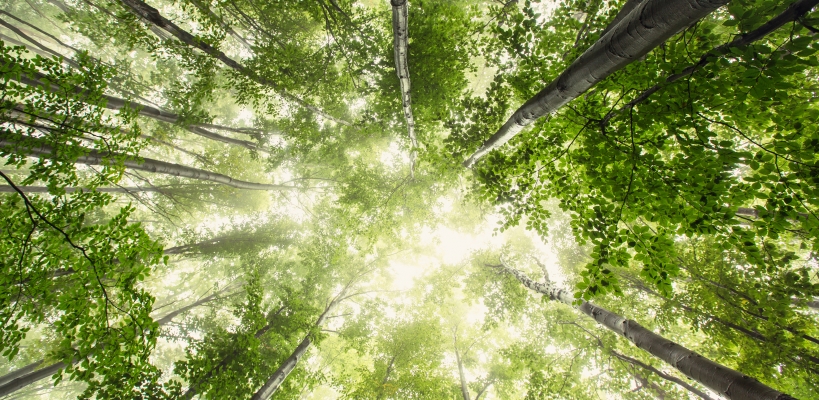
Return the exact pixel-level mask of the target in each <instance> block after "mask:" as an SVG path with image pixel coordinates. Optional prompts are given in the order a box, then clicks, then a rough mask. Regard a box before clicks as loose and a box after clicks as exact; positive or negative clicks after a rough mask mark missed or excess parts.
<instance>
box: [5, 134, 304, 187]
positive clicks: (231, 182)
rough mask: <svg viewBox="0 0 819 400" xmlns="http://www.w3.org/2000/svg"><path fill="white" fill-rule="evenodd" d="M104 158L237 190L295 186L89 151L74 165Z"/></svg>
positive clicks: (46, 152) (45, 149) (40, 149)
mask: <svg viewBox="0 0 819 400" xmlns="http://www.w3.org/2000/svg"><path fill="white" fill-rule="evenodd" d="M18 146H19V145H18V144H16V143H13V142H9V141H6V140H2V139H0V147H7V148H12V149H15V150H17V149H19V147H18ZM19 151H21V153H20V154H27V155H28V156H31V157H46V158H48V157H50V156H51V154H52V149H51V147H50V146H47V145H44V144H43V145H39V146H37V147H34V148H31V149H19ZM106 157H123V158H125V161H124V165H125V167H126V168H129V169H135V170H140V171H148V172H153V173H157V174H164V175H171V176H179V177H183V178H190V179H198V180H202V181H210V182H216V183H221V184H223V185H226V186H230V187H235V188H237V189H248V190H295V189H297V188H296V187H295V186H288V185H275V184H265V183H254V182H247V181H242V180H238V179H233V178H231V177H229V176H227V175H222V174H219V173H216V172H210V171H206V170H203V169H199V168H193V167H187V166H184V165H179V164H172V163H169V162H165V161H160V160H153V159H150V158H142V161H141V162H140V161H135V160H132V159H127V158H126V156H125V155H122V154H115V153H111V154H103V153H101V152H98V151H96V150H89V151H88V154H87V155H84V156H80V157H78V158H77V161H76V163H78V164H86V165H104V164H106V161H105V158H106Z"/></svg>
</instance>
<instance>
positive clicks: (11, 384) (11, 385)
mask: <svg viewBox="0 0 819 400" xmlns="http://www.w3.org/2000/svg"><path fill="white" fill-rule="evenodd" d="M221 293H222V292H218V293H214V294H212V295H209V296H207V297H203V298H202V299H199V300H198V301H196V302H195V303H193V304H190V305H187V306H185V307H182V308H180V309H178V310H175V311H172V312H171V313H169V314H166V315H165V316H164V317H162V318H160V319H158V320H156V322H157V323H158V324H159V326H163V325H165V324H167V323H168V322H171V320H173V319H174V318H175V317H177V316H179V314H182V313H184V312H185V311H189V310H191V309H193V308H194V307H198V306H201V305H203V304H206V303H209V302H211V301H214V300H217V299H219V297H218V295H219V294H221ZM78 361H79V360H76V361H74V362H75V363H76V362H78ZM39 363H42V360H40V361H39ZM39 363H38V365H39ZM30 367H31V364H29V365H27V366H25V367H23V368H20V369H19V370H17V371H14V372H12V373H10V374H6V376H9V375H11V374H15V378H13V379H11V380H9V381H7V382H4V383H2V384H1V385H0V397H2V396H8V395H9V394H12V393H14V392H16V391H18V390H20V389H22V388H24V387H26V386H28V385H31V384H32V383H35V382H38V381H40V380H43V379H45V378H48V377H49V376H52V375H54V374H56V373H57V372H59V371H60V370H61V369H63V368H65V367H66V364H65V363H64V362H57V363H54V364H51V365H49V366H47V367H45V368H42V369H38V370H36V371H33V372H29V373H18V371H21V370H23V369H27V368H30ZM4 378H5V376H4Z"/></svg>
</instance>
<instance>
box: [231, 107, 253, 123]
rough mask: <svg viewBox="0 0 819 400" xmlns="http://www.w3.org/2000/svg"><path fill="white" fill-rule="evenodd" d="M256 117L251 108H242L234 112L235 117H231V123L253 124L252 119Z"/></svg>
mask: <svg viewBox="0 0 819 400" xmlns="http://www.w3.org/2000/svg"><path fill="white" fill-rule="evenodd" d="M255 117H256V114H254V113H253V110H250V109H247V108H242V109H241V110H239V112H238V113H236V118H233V123H234V124H236V125H253V119H254V118H255Z"/></svg>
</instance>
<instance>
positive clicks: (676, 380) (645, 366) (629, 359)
mask: <svg viewBox="0 0 819 400" xmlns="http://www.w3.org/2000/svg"><path fill="white" fill-rule="evenodd" d="M609 354H611V355H612V356H614V357H616V358H619V359H620V360H623V361H625V362H627V363H629V364H631V365H634V366H637V367H640V368H642V369H644V370H646V371H649V372H651V373H653V374H654V375H657V376H659V377H660V378H663V379H665V380H667V381H669V382H673V383H675V384H677V385H679V386H682V387H683V388H684V389H685V390H687V391H689V392H691V393H693V394H695V395H697V396H699V397H700V398H702V399H704V400H713V399H711V396H708V395H707V394H705V393H703V392H702V390H699V389H697V388H695V387H694V386H691V385H689V384H688V382H686V381H684V380H682V379H680V378H677V377H676V376H673V375H669V374H666V373H665V372H663V371H660V370H659V369H657V368H654V367H652V366H651V365H648V364H646V363H644V362H642V361H640V360H638V359H636V358H632V357H629V356H627V355H625V354H621V353H618V352H616V351H614V350H610V351H609Z"/></svg>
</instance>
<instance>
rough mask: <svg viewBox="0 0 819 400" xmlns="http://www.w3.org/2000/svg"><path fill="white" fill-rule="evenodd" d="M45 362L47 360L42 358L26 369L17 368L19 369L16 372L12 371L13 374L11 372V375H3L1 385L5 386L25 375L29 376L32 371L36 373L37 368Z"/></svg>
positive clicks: (0, 378)
mask: <svg viewBox="0 0 819 400" xmlns="http://www.w3.org/2000/svg"><path fill="white" fill-rule="evenodd" d="M44 361H45V359H42V358H41V359H39V360H37V361H35V362H33V363H31V364H29V365H26V366H24V367H20V368H17V369H15V370H14V371H11V372H9V373H7V374H5V375H3V376H0V385H2V384H4V383H6V382H8V381H11V380H13V379H16V378H19V377H21V376H23V375H25V374H28V373H29V372H31V371H34V370H35V369H37V367H39V366H40V364H42V363H43V362H44Z"/></svg>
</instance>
